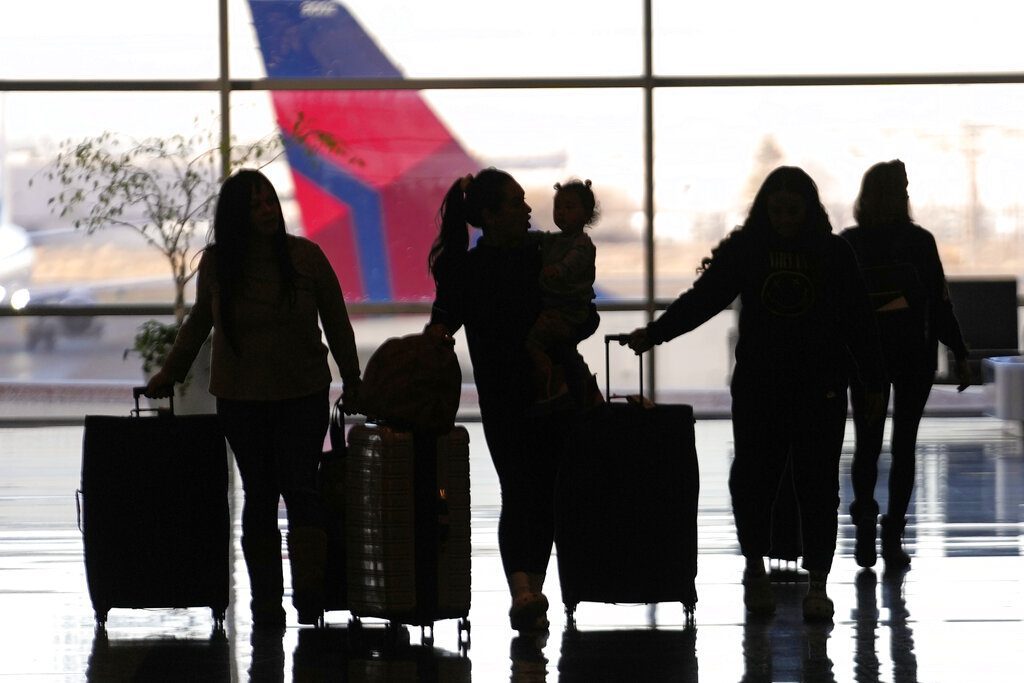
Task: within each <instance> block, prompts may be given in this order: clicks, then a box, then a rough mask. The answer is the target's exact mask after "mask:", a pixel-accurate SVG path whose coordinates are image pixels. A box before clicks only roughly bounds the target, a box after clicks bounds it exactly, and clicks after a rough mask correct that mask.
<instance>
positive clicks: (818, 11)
mask: <svg viewBox="0 0 1024 683" xmlns="http://www.w3.org/2000/svg"><path fill="white" fill-rule="evenodd" d="M653 14H654V17H653V24H654V26H653V32H654V41H653V49H654V68H655V72H656V73H658V74H659V75H726V76H729V75H741V74H742V75H753V74H869V73H870V74H900V73H916V74H920V73H930V72H934V73H970V72H1012V71H1020V70H1021V69H1022V68H1024V54H1021V51H1020V50H1019V49H1018V48H1017V46H1018V45H1019V43H1020V38H1019V35H1018V34H1019V27H1020V25H1021V23H1022V20H1024V8H1022V7H1021V6H1020V5H1019V4H1015V3H1007V2H1002V0H979V1H978V2H972V3H971V4H970V7H969V8H967V7H966V6H965V5H964V4H963V3H959V2H951V1H947V0H940V1H938V2H936V1H932V0H907V1H905V2H892V1H891V0H861V1H859V2H850V3H843V4H841V5H831V4H830V5H824V4H822V3H821V2H818V1H816V0H780V1H779V2H763V3H753V2H747V1H746V0H719V1H718V2H701V3H696V2H677V1H675V0H654V3H653Z"/></svg>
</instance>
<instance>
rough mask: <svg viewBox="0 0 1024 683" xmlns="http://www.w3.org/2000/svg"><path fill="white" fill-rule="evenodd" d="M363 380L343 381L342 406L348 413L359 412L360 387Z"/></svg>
mask: <svg viewBox="0 0 1024 683" xmlns="http://www.w3.org/2000/svg"><path fill="white" fill-rule="evenodd" d="M361 385H362V380H358V379H357V380H349V381H348V382H343V383H342V387H341V408H342V410H344V411H345V414H346V415H355V414H356V413H358V412H359V387H360V386H361Z"/></svg>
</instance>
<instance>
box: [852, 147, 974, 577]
mask: <svg viewBox="0 0 1024 683" xmlns="http://www.w3.org/2000/svg"><path fill="white" fill-rule="evenodd" d="M907 185H908V182H907V170H906V167H905V166H904V165H903V162H902V161H899V160H894V161H886V162H883V163H879V164H875V165H874V166H872V167H871V168H869V169H868V171H867V173H865V174H864V179H863V181H862V183H861V189H860V195H859V196H858V197H857V202H856V204H855V206H854V216H855V218H856V220H857V226H856V227H853V228H848V229H847V230H844V231H843V232H842V237H844V238H845V239H846V241H847V242H849V243H850V246H852V247H853V250H854V251H855V252H856V254H857V259H858V261H859V263H860V268H861V272H862V273H863V274H864V281H865V283H866V285H867V288H868V292H869V294H870V296H871V300H872V306H873V308H874V311H875V319H876V320H877V322H878V331H879V334H880V337H881V343H882V352H883V355H884V358H885V369H886V377H885V382H884V384H883V389H882V400H883V404H882V405H883V406H886V405H888V402H889V393H890V389H891V391H892V395H893V410H892V439H891V440H892V447H891V451H892V466H891V469H890V470H889V487H888V488H889V507H888V510H887V514H886V515H885V516H883V517H882V520H881V526H882V559H883V560H884V561H885V565H886V568H887V569H897V570H898V569H903V568H905V567H907V566H908V565H909V564H910V556H909V555H907V553H906V552H905V551H904V550H903V532H904V529H905V528H906V524H907V508H908V507H909V506H910V498H911V495H912V493H913V490H914V469H915V467H914V464H915V462H914V461H915V457H916V455H915V451H916V449H917V430H918V426H919V425H920V423H921V416H922V414H923V413H924V407H925V403H927V401H928V394H929V393H930V392H931V388H932V382H933V381H934V378H935V366H936V356H937V351H938V342H939V341H941V342H942V343H943V344H945V345H946V346H948V347H949V348H950V349H952V351H953V355H954V356H955V358H956V373H957V379H958V381H959V387H958V388H959V390H960V391H963V390H964V389H965V388H967V386H968V385H969V384H970V383H971V377H970V370H969V369H968V366H967V346H966V345H965V344H964V340H963V335H962V334H961V332H960V325H959V323H958V322H957V319H956V316H955V315H954V313H953V306H952V304H951V303H950V300H949V292H948V290H947V288H946V276H945V273H944V272H943V269H942V262H941V261H940V260H939V251H938V248H937V247H936V245H935V238H934V237H932V234H931V233H930V232H928V231H927V230H925V229H924V228H922V227H920V226H919V225H916V224H914V222H913V221H912V220H911V217H910V206H909V195H908V194H907ZM864 395H865V388H864V385H863V384H862V383H861V382H860V381H859V380H858V379H857V378H856V377H854V378H852V380H851V384H850V399H851V402H852V403H853V418H854V429H855V431H856V439H857V440H856V450H855V451H854V456H853V467H852V478H853V494H854V500H853V502H852V503H851V504H850V518H851V519H852V521H853V523H854V525H855V526H856V529H857V534H856V538H857V541H856V550H855V553H854V557H855V559H856V561H857V564H858V565H860V566H861V567H872V566H874V564H875V562H876V560H877V554H876V548H875V540H876V530H877V526H878V512H879V508H878V503H877V502H876V501H875V481H876V479H877V478H878V457H879V454H880V453H881V451H882V432H883V429H884V427H885V420H884V419H882V420H877V421H873V422H871V421H869V420H867V419H866V404H865V396H864Z"/></svg>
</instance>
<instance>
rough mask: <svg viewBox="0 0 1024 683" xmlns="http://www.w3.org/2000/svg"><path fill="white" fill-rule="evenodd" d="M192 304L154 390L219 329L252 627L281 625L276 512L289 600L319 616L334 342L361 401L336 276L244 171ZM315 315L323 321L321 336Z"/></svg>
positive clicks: (221, 392) (224, 198)
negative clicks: (284, 543)
mask: <svg viewBox="0 0 1024 683" xmlns="http://www.w3.org/2000/svg"><path fill="white" fill-rule="evenodd" d="M213 237H214V241H213V244H211V245H210V246H208V247H207V248H206V249H205V251H204V252H203V256H202V259H201V260H200V262H199V271H198V282H197V286H196V290H197V291H196V302H195V305H194V306H193V308H192V310H191V312H190V313H189V316H188V318H187V319H186V320H185V322H184V323H183V324H182V326H181V329H180V331H179V332H178V336H177V338H176V339H175V341H174V346H173V348H172V349H171V351H170V354H169V355H168V357H167V361H166V362H165V363H164V366H163V368H161V369H160V371H159V372H157V373H156V374H155V375H154V376H153V378H152V379H151V380H150V381H149V384H148V385H147V388H146V395H147V396H151V397H159V396H168V395H170V394H171V393H172V392H173V390H174V383H175V382H180V381H181V380H182V379H183V378H184V377H185V374H186V373H187V372H188V369H189V367H191V365H192V361H193V360H194V359H195V356H196V354H197V353H198V352H199V347H200V346H201V345H202V343H203V341H204V340H205V339H206V337H207V335H208V334H209V333H210V330H211V328H212V329H213V356H212V362H211V369H210V375H211V376H210V392H211V393H212V394H213V395H214V396H216V397H217V414H218V416H219V417H220V422H221V427H222V428H223V430H224V434H225V436H226V437H227V440H228V443H229V444H230V446H231V450H232V451H233V452H234V454H235V461H236V463H237V464H238V470H239V472H240V474H241V477H242V487H243V490H244V494H245V502H244V506H243V509H242V551H243V553H244V555H245V565H246V569H247V570H248V572H249V581H250V585H251V594H252V600H251V603H250V607H251V609H252V620H253V627H254V628H275V629H280V628H284V626H285V612H284V608H283V607H282V606H281V600H282V597H283V590H284V589H283V577H282V567H281V534H280V532H279V531H278V526H277V508H278V502H279V500H280V498H281V497H282V496H283V497H284V501H285V505H286V507H287V512H288V556H289V561H290V564H291V570H292V602H293V604H294V606H295V608H296V609H297V611H298V619H299V623H300V624H315V623H316V622H317V621H318V620H319V618H320V617H321V616H322V615H323V592H324V588H323V584H324V565H325V562H326V553H327V537H326V534H325V533H324V530H323V526H324V520H323V514H324V512H323V507H322V502H321V500H320V495H319V493H318V491H317V488H316V472H317V467H318V464H319V461H320V456H321V452H322V450H323V443H324V436H325V435H326V433H327V425H328V420H329V410H330V402H329V398H328V390H329V388H330V383H331V371H330V367H329V366H328V364H327V353H328V348H327V347H325V346H324V344H323V342H322V341H321V340H322V338H323V337H324V336H326V339H327V345H328V346H329V348H330V353H331V355H333V357H334V359H335V361H336V362H337V364H338V368H339V369H340V372H341V376H342V380H343V381H344V393H345V396H344V403H345V405H346V407H347V408H350V407H351V408H355V407H356V401H357V391H358V387H359V382H360V370H359V359H358V357H357V355H356V345H355V338H354V336H353V333H352V325H351V323H350V322H349V319H348V314H347V311H346V309H345V299H344V297H343V296H342V292H341V287H340V286H339V284H338V278H337V276H336V275H335V273H334V271H333V270H332V268H331V266H330V264H329V263H328V261H327V258H326V257H325V256H324V254H323V252H322V251H321V250H320V248H319V247H318V246H317V245H316V244H315V243H313V242H311V241H309V240H306V239H304V238H301V237H296V236H293V235H289V234H287V233H286V232H285V224H284V216H283V215H282V213H281V203H280V201H279V200H278V198H277V193H276V192H275V191H274V187H273V186H272V185H271V184H270V181H269V180H267V178H266V177H265V176H264V175H263V174H261V173H259V172H258V171H254V170H249V169H244V170H240V171H238V172H236V173H235V174H233V175H232V176H230V177H229V178H228V179H227V180H225V181H224V184H223V185H222V186H221V189H220V194H219V196H218V198H217V209H216V214H215V216H214V222H213ZM318 319H319V321H321V322H322V324H323V332H322V333H321V328H320V324H319V323H318Z"/></svg>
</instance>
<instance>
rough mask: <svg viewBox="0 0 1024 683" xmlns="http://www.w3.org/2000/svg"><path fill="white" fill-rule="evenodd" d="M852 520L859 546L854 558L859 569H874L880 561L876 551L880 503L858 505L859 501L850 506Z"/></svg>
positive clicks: (855, 549)
mask: <svg viewBox="0 0 1024 683" xmlns="http://www.w3.org/2000/svg"><path fill="white" fill-rule="evenodd" d="M850 519H851V520H852V521H853V524H854V526H855V527H856V528H857V545H856V547H855V548H854V551H853V557H854V559H855V560H856V561H857V566H859V567H865V568H867V567H874V566H875V562H877V561H878V554H877V551H876V550H875V532H876V530H877V527H878V503H876V502H875V501H873V500H872V501H871V502H870V503H868V504H861V505H858V503H857V501H854V502H853V503H851V504H850Z"/></svg>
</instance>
